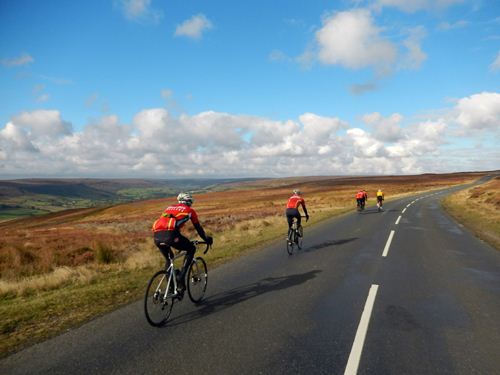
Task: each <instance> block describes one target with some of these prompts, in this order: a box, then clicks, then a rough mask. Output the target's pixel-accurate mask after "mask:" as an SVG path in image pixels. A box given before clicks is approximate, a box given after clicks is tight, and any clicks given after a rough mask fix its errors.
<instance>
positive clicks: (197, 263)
mask: <svg viewBox="0 0 500 375" xmlns="http://www.w3.org/2000/svg"><path fill="white" fill-rule="evenodd" d="M207 283H208V271H207V264H206V263H205V261H204V260H203V258H201V257H197V258H195V259H194V260H193V262H192V263H191V265H190V266H189V270H188V280H187V290H188V295H189V299H190V300H191V301H193V302H194V303H198V302H200V301H201V300H202V299H203V296H204V295H205V291H206V290H207Z"/></svg>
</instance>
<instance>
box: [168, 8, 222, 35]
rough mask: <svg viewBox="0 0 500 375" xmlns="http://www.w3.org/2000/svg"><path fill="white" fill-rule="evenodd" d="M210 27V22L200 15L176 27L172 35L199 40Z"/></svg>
mask: <svg viewBox="0 0 500 375" xmlns="http://www.w3.org/2000/svg"><path fill="white" fill-rule="evenodd" d="M212 27H213V25H212V22H211V21H210V20H209V19H208V18H207V17H206V16H205V15H204V14H201V13H200V14H197V15H194V16H193V17H191V18H190V19H188V20H186V21H184V22H183V23H181V24H180V25H178V26H177V28H176V29H175V34H174V35H175V36H185V37H188V38H191V39H200V38H201V37H202V36H203V33H204V32H205V31H207V30H210V29H211V28H212Z"/></svg>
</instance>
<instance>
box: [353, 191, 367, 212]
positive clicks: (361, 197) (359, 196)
mask: <svg viewBox="0 0 500 375" xmlns="http://www.w3.org/2000/svg"><path fill="white" fill-rule="evenodd" d="M366 198H367V195H366V192H365V191H364V190H359V191H358V192H357V193H356V203H357V205H358V208H361V209H362V208H363V207H364V205H365V200H366Z"/></svg>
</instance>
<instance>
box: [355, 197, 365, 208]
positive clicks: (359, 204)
mask: <svg viewBox="0 0 500 375" xmlns="http://www.w3.org/2000/svg"><path fill="white" fill-rule="evenodd" d="M356 201H357V202H358V206H362V205H363V204H365V198H356Z"/></svg>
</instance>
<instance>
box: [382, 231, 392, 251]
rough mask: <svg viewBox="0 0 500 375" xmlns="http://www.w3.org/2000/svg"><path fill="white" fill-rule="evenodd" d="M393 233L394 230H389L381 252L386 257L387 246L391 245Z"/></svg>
mask: <svg viewBox="0 0 500 375" xmlns="http://www.w3.org/2000/svg"><path fill="white" fill-rule="evenodd" d="M394 233H395V231H393V230H391V234H389V238H388V239H387V242H386V244H385V247H384V252H383V253H382V256H383V257H386V256H387V253H388V252H389V247H390V246H391V242H392V237H394Z"/></svg>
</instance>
